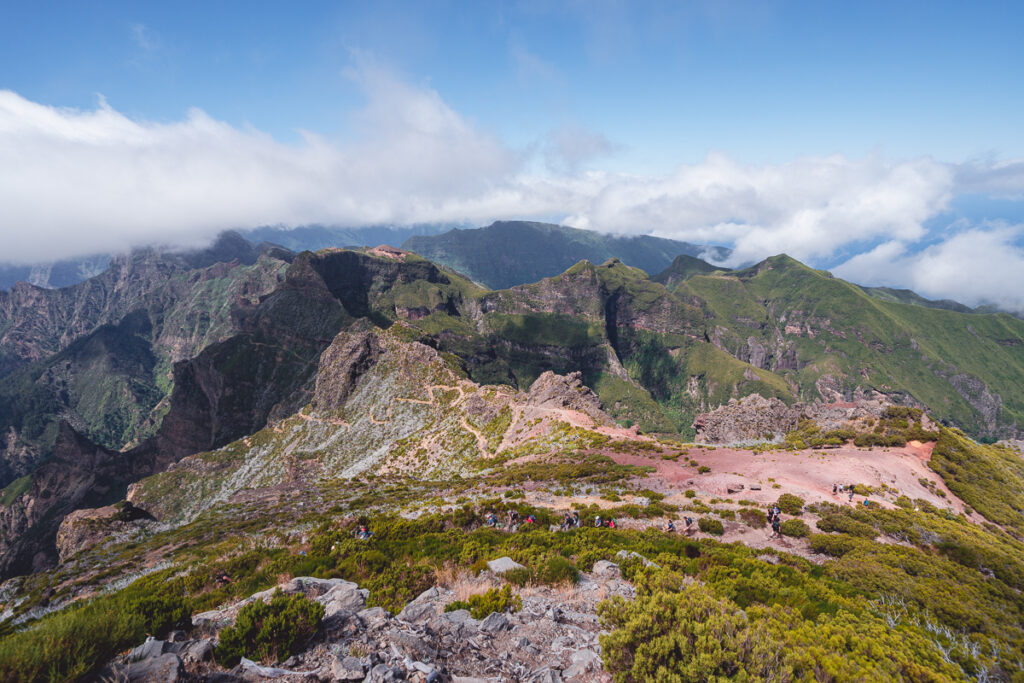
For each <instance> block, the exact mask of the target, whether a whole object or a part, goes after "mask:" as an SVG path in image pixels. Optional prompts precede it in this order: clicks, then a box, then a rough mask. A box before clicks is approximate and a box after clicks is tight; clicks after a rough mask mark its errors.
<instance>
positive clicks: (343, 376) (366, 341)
mask: <svg viewBox="0 0 1024 683" xmlns="http://www.w3.org/2000/svg"><path fill="white" fill-rule="evenodd" d="M381 353H383V349H382V347H381V344H380V339H379V338H378V337H377V335H376V334H374V333H373V332H359V333H352V334H349V333H342V334H339V335H338V336H337V337H335V339H334V341H333V342H331V345H330V346H329V347H327V350H326V351H324V352H323V354H322V355H321V356H320V370H319V372H318V373H317V378H316V390H315V392H314V394H313V407H314V408H315V409H317V410H337V409H338V408H340V407H341V406H342V405H344V404H345V401H346V400H347V399H348V397H349V396H350V395H351V394H352V391H353V390H354V389H355V386H356V382H357V381H358V380H359V378H360V377H362V376H363V374H365V373H366V371H367V370H369V369H370V368H371V367H372V366H373V364H374V363H375V362H377V359H378V358H380V355H381Z"/></svg>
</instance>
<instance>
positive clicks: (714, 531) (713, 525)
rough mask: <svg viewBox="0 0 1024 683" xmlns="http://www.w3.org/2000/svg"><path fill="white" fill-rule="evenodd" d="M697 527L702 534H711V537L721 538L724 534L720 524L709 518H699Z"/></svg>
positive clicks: (723, 528)
mask: <svg viewBox="0 0 1024 683" xmlns="http://www.w3.org/2000/svg"><path fill="white" fill-rule="evenodd" d="M697 527H698V528H699V529H700V530H701V531H703V532H704V533H706V534H711V535H712V536H721V535H722V534H724V533H725V527H724V526H722V522H721V521H719V520H717V519H711V518H710V517H701V518H700V519H699V520H697Z"/></svg>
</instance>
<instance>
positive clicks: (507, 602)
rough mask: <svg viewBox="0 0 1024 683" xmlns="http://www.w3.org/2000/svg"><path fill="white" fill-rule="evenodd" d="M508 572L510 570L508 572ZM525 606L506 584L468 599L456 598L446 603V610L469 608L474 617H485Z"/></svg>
mask: <svg viewBox="0 0 1024 683" xmlns="http://www.w3.org/2000/svg"><path fill="white" fill-rule="evenodd" d="M506 573H508V572H506ZM522 608H523V601H522V600H521V599H520V598H519V596H518V595H516V594H514V593H513V592H512V587H511V586H508V585H505V586H502V587H501V588H500V589H499V588H490V589H488V590H487V592H486V593H477V594H476V595H471V596H469V599H468V600H455V601H453V602H450V603H448V604H447V605H445V608H444V611H445V612H454V611H455V610H458V609H468V610H469V615H470V616H471V617H473V618H474V619H483V618H484V617H486V616H487V615H489V614H491V613H492V612H517V611H519V610H521V609H522Z"/></svg>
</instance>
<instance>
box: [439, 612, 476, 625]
mask: <svg viewBox="0 0 1024 683" xmlns="http://www.w3.org/2000/svg"><path fill="white" fill-rule="evenodd" d="M441 616H442V617H443V618H444V619H447V620H448V621H450V622H452V623H453V624H464V623H466V622H467V621H469V619H470V614H469V610H468V609H456V610H452V611H451V612H445V613H444V614H442V615H441Z"/></svg>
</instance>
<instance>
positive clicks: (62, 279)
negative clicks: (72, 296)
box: [0, 254, 110, 289]
mask: <svg viewBox="0 0 1024 683" xmlns="http://www.w3.org/2000/svg"><path fill="white" fill-rule="evenodd" d="M109 266H110V255H109V254H96V255H94V256H84V257H82V258H80V259H67V260H64V261H55V262H51V263H35V264H29V265H11V264H0V289H10V288H11V287H13V286H14V285H15V284H16V283H18V282H27V283H29V284H30V285H35V286H36V287H46V288H47V289H57V288H59V287H68V286H70V285H74V284H78V283H79V282H82V281H83V280H88V279H89V278H91V277H93V276H94V275H99V274H100V273H102V272H103V271H104V270H106V269H107V268H108V267H109Z"/></svg>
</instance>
